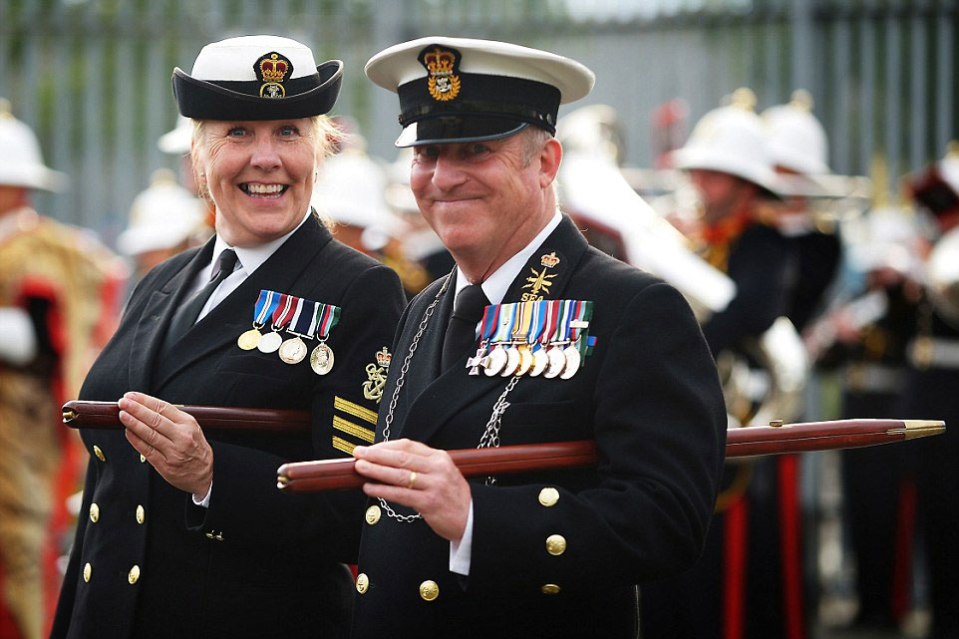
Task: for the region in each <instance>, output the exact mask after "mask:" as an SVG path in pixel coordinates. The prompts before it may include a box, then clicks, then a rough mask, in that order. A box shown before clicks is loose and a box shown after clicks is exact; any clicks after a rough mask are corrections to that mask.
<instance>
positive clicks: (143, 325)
mask: <svg viewBox="0 0 959 639" xmlns="http://www.w3.org/2000/svg"><path fill="white" fill-rule="evenodd" d="M212 252H213V241H212V240H210V242H208V243H207V244H206V245H205V246H203V247H202V248H200V249H198V250H197V251H196V253H195V254H194V255H193V258H192V259H190V260H189V261H187V262H186V264H185V265H184V267H183V268H182V269H180V270H179V271H177V272H176V273H175V274H174V275H173V277H171V278H170V279H168V280H167V281H166V282H165V283H164V284H163V285H162V286H160V288H158V289H156V290H154V291H153V292H152V293H150V297H149V299H148V300H147V303H146V305H145V306H144V308H143V311H142V313H141V314H140V319H139V321H138V322H137V325H136V328H135V329H134V335H133V348H132V349H131V351H132V355H131V362H130V388H134V389H144V390H146V389H151V388H152V387H151V385H150V384H151V381H152V379H151V378H152V372H153V370H154V364H155V362H156V358H157V353H158V352H159V350H160V347H161V346H162V344H163V337H164V336H165V335H166V329H167V327H168V326H169V325H170V320H171V319H172V318H173V314H174V312H175V311H176V309H177V308H178V307H179V304H180V301H181V300H182V298H183V296H184V295H185V294H186V292H187V287H188V286H189V283H190V281H191V280H192V278H193V277H194V276H195V275H196V273H197V272H198V271H199V270H200V269H201V268H203V265H204V264H206V263H208V262H209V261H210V256H211V254H212Z"/></svg>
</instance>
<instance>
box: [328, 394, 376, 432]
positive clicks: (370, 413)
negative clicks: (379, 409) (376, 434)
mask: <svg viewBox="0 0 959 639" xmlns="http://www.w3.org/2000/svg"><path fill="white" fill-rule="evenodd" d="M333 410H338V411H340V412H342V413H346V414H347V415H352V416H353V417H356V418H357V419H362V420H363V421H365V422H368V423H370V424H373V425H376V411H375V410H370V409H369V408H364V407H363V406H360V405H359V404H355V403H353V402H351V401H349V400H346V399H343V398H342V397H334V398H333Z"/></svg>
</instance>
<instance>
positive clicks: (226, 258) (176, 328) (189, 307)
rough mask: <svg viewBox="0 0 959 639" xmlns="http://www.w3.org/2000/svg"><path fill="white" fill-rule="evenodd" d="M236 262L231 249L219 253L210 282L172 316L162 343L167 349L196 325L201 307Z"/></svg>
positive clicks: (234, 253) (231, 270)
mask: <svg viewBox="0 0 959 639" xmlns="http://www.w3.org/2000/svg"><path fill="white" fill-rule="evenodd" d="M236 261H237V259H236V251H234V250H233V249H226V250H225V251H223V252H222V253H220V259H219V260H218V261H217V263H216V264H215V265H214V266H213V273H212V274H211V276H210V281H209V282H207V283H206V284H205V285H204V286H203V288H201V289H200V290H199V291H197V292H196V295H194V296H193V297H191V298H190V300H189V301H188V302H187V303H186V304H184V305H183V306H181V307H180V310H178V311H177V312H176V315H174V316H173V320H172V321H171V322H170V329H169V330H168V331H167V335H166V341H165V342H164V344H165V345H166V346H167V347H169V346H171V345H173V344H175V343H176V342H177V340H179V339H180V338H181V337H183V335H184V333H186V332H187V331H188V330H190V327H191V326H193V325H194V324H195V323H196V318H197V316H199V315H200V311H201V310H202V309H203V305H204V304H206V301H207V300H208V299H210V296H211V295H213V291H215V290H216V287H217V286H219V285H220V282H222V281H223V280H225V279H226V278H227V277H228V276H229V275H230V273H232V272H233V269H234V268H235V267H236Z"/></svg>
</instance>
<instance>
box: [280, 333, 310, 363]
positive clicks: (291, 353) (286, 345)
mask: <svg viewBox="0 0 959 639" xmlns="http://www.w3.org/2000/svg"><path fill="white" fill-rule="evenodd" d="M308 350H309V349H308V348H307V347H306V342H304V341H303V340H302V339H300V338H299V337H293V338H290V339H288V340H286V341H285V342H283V343H282V344H280V359H282V360H283V361H284V362H286V363H287V364H299V363H300V362H302V361H303V359H304V358H305V357H306V353H307V351H308Z"/></svg>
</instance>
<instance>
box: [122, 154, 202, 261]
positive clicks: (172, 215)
mask: <svg viewBox="0 0 959 639" xmlns="http://www.w3.org/2000/svg"><path fill="white" fill-rule="evenodd" d="M205 211H206V206H205V204H204V203H203V201H202V200H200V199H198V198H196V197H194V196H193V194H192V193H190V192H189V191H188V190H186V189H185V188H183V187H182V186H180V185H178V184H177V183H176V177H175V176H174V174H173V173H172V172H171V171H169V170H168V169H159V170H157V171H155V172H154V173H153V176H152V178H151V180H150V186H149V188H147V189H146V190H144V191H142V192H141V193H140V194H139V195H137V196H136V197H135V198H134V199H133V204H132V205H131V206H130V223H129V226H128V227H127V229H126V230H125V231H123V232H122V233H121V234H120V236H119V237H118V238H117V248H118V249H119V250H120V252H121V253H123V254H124V255H131V256H133V255H140V254H142V253H146V252H148V251H158V250H162V249H169V248H173V247H175V246H177V245H179V244H181V243H183V242H185V241H186V240H187V239H189V238H190V236H191V235H193V234H194V233H196V232H197V231H198V230H199V229H200V227H201V225H202V224H203V219H204V215H205Z"/></svg>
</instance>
